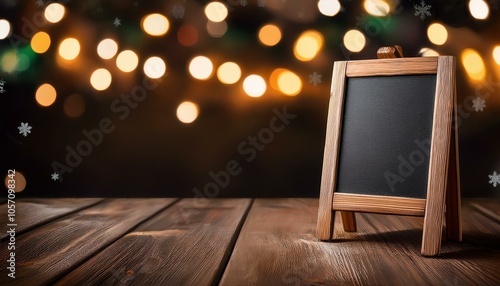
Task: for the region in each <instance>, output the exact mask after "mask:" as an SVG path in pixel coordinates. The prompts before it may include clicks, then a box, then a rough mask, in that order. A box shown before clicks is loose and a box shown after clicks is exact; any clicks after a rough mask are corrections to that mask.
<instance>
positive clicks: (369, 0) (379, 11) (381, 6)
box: [364, 0, 391, 17]
mask: <svg viewBox="0 0 500 286" xmlns="http://www.w3.org/2000/svg"><path fill="white" fill-rule="evenodd" d="M364 7H365V10H366V12H368V13H369V14H371V15H373V16H380V17H383V16H387V14H389V12H390V11H391V6H389V4H388V3H387V2H385V1H383V0H365V3H364Z"/></svg>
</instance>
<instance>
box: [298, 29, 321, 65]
mask: <svg viewBox="0 0 500 286" xmlns="http://www.w3.org/2000/svg"><path fill="white" fill-rule="evenodd" d="M323 42H324V40H323V36H322V35H321V33H319V32H318V31H315V30H309V31H305V32H303V33H302V34H300V36H299V38H298V39H297V41H296V42H295V46H294V49H293V53H294V55H295V57H296V58H297V59H298V60H300V61H310V60H312V59H314V57H316V55H318V53H319V51H320V50H321V48H322V47H323Z"/></svg>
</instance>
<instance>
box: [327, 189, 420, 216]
mask: <svg viewBox="0 0 500 286" xmlns="http://www.w3.org/2000/svg"><path fill="white" fill-rule="evenodd" d="M333 209H334V210H345V211H347V210H350V211H355V212H356V211H357V212H371V213H382V214H400V215H413V216H423V215H424V211H425V199H415V198H402V197H386V196H372V195H356V194H343V193H335V194H334V195H333Z"/></svg>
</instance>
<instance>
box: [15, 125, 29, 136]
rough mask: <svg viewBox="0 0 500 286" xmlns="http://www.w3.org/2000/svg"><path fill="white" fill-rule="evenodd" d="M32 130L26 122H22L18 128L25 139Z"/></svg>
mask: <svg viewBox="0 0 500 286" xmlns="http://www.w3.org/2000/svg"><path fill="white" fill-rule="evenodd" d="M31 128H32V127H31V126H29V124H28V123H24V122H21V126H19V127H17V129H19V134H22V135H23V136H24V137H26V136H28V133H31Z"/></svg>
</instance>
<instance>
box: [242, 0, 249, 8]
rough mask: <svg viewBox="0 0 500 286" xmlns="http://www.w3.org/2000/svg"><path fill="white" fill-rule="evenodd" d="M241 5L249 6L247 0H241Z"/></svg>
mask: <svg viewBox="0 0 500 286" xmlns="http://www.w3.org/2000/svg"><path fill="white" fill-rule="evenodd" d="M240 5H241V6H243V7H245V6H246V5H248V1H247V0H240Z"/></svg>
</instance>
